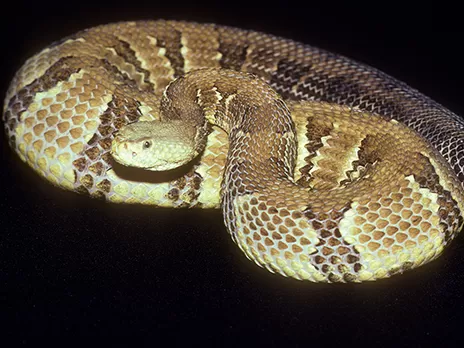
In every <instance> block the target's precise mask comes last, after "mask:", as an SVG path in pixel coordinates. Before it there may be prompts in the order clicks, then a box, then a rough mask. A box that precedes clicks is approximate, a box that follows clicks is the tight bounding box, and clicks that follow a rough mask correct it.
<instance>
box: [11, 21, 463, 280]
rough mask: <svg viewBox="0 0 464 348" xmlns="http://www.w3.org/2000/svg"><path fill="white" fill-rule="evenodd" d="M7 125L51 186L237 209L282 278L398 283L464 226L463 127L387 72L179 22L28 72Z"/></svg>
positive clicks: (93, 34)
mask: <svg viewBox="0 0 464 348" xmlns="http://www.w3.org/2000/svg"><path fill="white" fill-rule="evenodd" d="M3 122H4V125H5V131H6V134H7V137H8V140H9V144H10V146H11V148H12V149H13V150H14V151H15V152H16V153H17V155H18V156H19V158H20V159H21V160H22V161H24V162H26V163H27V164H28V165H29V166H30V167H31V168H32V169H33V170H34V171H35V172H36V173H38V174H39V175H40V176H42V177H43V178H44V179H45V180H48V181H49V182H51V183H52V184H54V185H56V186H58V187H60V188H62V189H65V190H71V191H74V192H77V193H80V194H85V195H88V196H90V197H93V198H96V199H101V200H104V201H107V202H112V203H126V204H146V205H152V206H155V207H165V208H202V209H221V210H222V213H223V219H224V225H225V228H226V230H227V231H228V233H229V235H230V236H231V239H232V240H233V242H234V243H235V244H236V245H237V246H238V247H239V248H240V250H241V251H242V252H243V253H244V255H245V256H246V257H247V258H248V259H250V260H252V261H253V262H254V263H255V264H257V265H258V266H260V267H261V268H263V269H266V270H268V271H270V272H272V273H275V274H279V275H282V276H284V277H290V278H294V279H298V280H307V281H312V282H329V283H333V282H345V283H352V282H365V281H373V280H378V279H382V278H389V277H391V276H393V275H397V274H402V273H404V272H405V271H408V270H411V269H414V268H417V267H419V266H421V265H424V264H426V263H428V262H430V261H432V260H434V259H436V258H437V257H438V256H439V255H441V254H442V253H443V251H444V249H445V247H447V246H448V245H449V244H450V243H451V241H452V240H453V239H454V238H455V237H456V235H458V232H459V231H460V230H461V228H462V225H463V211H464V185H463V183H464V169H463V168H464V121H463V119H461V118H460V117H459V116H458V115H456V114H455V113H453V112H452V111H450V110H448V109H447V108H445V107H444V106H442V105H440V104H438V103H437V102H435V101H433V100H431V99H430V98H428V97H427V96H425V95H423V94H421V93H420V92H419V91H417V90H416V89H414V88H412V87H410V86H408V85H407V84H405V83H403V82H401V81H398V80H396V79H395V78H393V77H390V76H389V75H387V74H385V73H383V72H381V71H379V70H377V69H375V68H373V67H370V66H367V65H365V64H363V63H360V62H356V61H353V60H351V59H349V58H346V57H344V56H341V55H338V54H335V53H331V52H328V51H325V50H323V49H319V48H316V47H312V46H310V45H307V44H303V43H299V42H295V41H292V40H289V39H286V38H282V37H277V36H274V35H271V34H265V33H261V32H257V31H251V30H244V29H238V28H234V27H227V26H221V25H217V24H205V23H193V22H184V21H165V20H153V21H133V22H119V23H111V24H105V25H100V26H97V27H93V28H90V29H85V30H82V31H80V32H78V33H76V34H73V35H70V36H68V37H66V38H64V39H62V40H59V41H56V42H54V43H52V44H51V45H49V46H48V47H47V48H45V49H44V50H42V51H40V52H39V53H37V54H36V55H34V56H32V57H31V58H29V59H28V60H26V62H25V63H24V65H22V67H21V68H20V69H19V70H18V71H17V73H16V74H15V76H14V77H13V80H12V82H11V84H10V86H9V89H8V91H7V93H6V97H5V103H4V107H3ZM95 214H98V212H96V213H95ZM63 227H64V228H72V226H63ZM155 230H156V226H155ZM172 247H173V248H175V247H176V246H175V245H172ZM179 257H181V256H179Z"/></svg>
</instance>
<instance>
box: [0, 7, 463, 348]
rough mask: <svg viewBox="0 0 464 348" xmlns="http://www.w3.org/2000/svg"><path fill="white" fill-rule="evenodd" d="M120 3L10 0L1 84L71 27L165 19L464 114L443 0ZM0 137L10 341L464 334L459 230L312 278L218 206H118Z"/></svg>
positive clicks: (364, 340)
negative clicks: (400, 268) (392, 258)
mask: <svg viewBox="0 0 464 348" xmlns="http://www.w3.org/2000/svg"><path fill="white" fill-rule="evenodd" d="M127 2H128V4H126V5H122V4H119V3H115V2H111V3H108V4H103V3H101V2H95V1H94V2H88V3H86V2H67V3H61V4H55V3H51V2H41V3H37V2H34V3H28V2H17V1H16V2H14V3H13V4H12V5H11V7H9V8H6V7H5V8H2V26H3V29H2V33H3V35H2V44H1V45H2V49H1V54H0V56H1V59H3V60H4V61H3V64H2V65H1V67H2V73H1V76H2V79H1V82H2V84H1V91H0V92H1V93H2V95H5V91H6V88H7V86H8V83H9V81H10V80H11V78H12V77H13V74H14V72H15V71H16V70H17V69H18V68H19V67H20V65H21V64H22V63H23V62H24V60H25V59H26V58H27V57H29V56H31V55H32V54H34V53H35V52H37V51H38V50H40V49H42V48H43V47H44V46H46V45H47V44H49V43H51V42H53V41H55V40H58V39H60V38H61V37H63V36H66V35H69V34H72V33H73V32H75V31H77V30H80V29H83V28H86V27H90V26H93V25H98V24H103V23H107V22H112V21H118V20H134V19H157V18H165V19H186V20H195V21H200V22H216V23H220V24H226V25H232V26H237V27H242V28H247V29H253V30H261V31H265V32H269V33H273V34H277V35H280V36H285V37H288V38H292V39H295V40H298V41H302V42H305V43H308V44H311V45H314V46H319V47H323V48H326V49H329V50H332V51H335V52H337V53H341V54H343V55H346V56H350V57H352V58H355V59H357V60H360V61H363V62H365V63H368V64H370V65H373V66H375V67H377V68H380V69H381V70H383V71H385V72H387V73H389V74H390V75H393V76H395V77H397V78H399V79H401V80H403V81H405V82H407V83H409V84H410V85H412V86H413V87H415V88H418V89H420V90H421V91H422V92H424V93H425V94H427V95H429V96H431V97H432V98H433V99H435V100H437V101H439V102H440V103H442V104H444V105H446V106H447V107H448V108H450V109H451V110H453V111H455V112H456V113H458V114H460V115H464V102H463V101H462V100H463V95H462V94H463V92H464V90H463V88H462V80H463V77H464V68H463V67H462V60H463V58H462V53H461V46H462V38H463V35H462V33H461V32H459V29H460V28H459V21H458V20H459V18H455V16H454V13H453V9H452V8H447V7H445V6H444V4H435V6H438V5H442V6H443V8H446V11H439V9H438V8H436V7H434V8H429V7H427V5H425V3H422V4H421V6H417V7H413V8H409V9H407V8H404V7H402V6H398V5H397V4H392V3H390V2H389V3H388V4H382V3H380V2H373V3H371V5H369V6H367V5H364V6H360V5H359V6H356V7H351V4H345V5H343V6H341V7H340V5H339V4H337V3H328V2H326V3H323V4H320V3H311V2H310V1H307V2H302V3H296V2H283V1H281V2H276V3H270V2H268V3H266V4H264V3H263V4H255V3H252V2H240V1H233V2H232V1H223V2H221V3H212V2H209V3H207V4H203V3H200V2H197V3H194V2H193V1H192V2H186V3H181V2H178V1H168V2H169V6H167V5H163V4H162V2H161V1H159V4H156V1H152V2H150V5H147V4H144V5H143V4H137V3H136V2H134V1H130V0H128V1H127ZM1 144H2V145H1V146H2V148H1V154H2V162H1V164H0V165H1V171H0V185H1V186H0V187H1V196H0V212H1V220H0V222H1V226H0V229H1V233H0V296H1V297H0V333H1V334H2V336H3V335H4V334H7V335H12V336H13V338H12V339H13V340H14V341H15V342H17V343H24V344H27V343H32V342H34V339H33V338H31V337H29V336H31V335H47V336H48V335H51V334H53V335H66V334H70V335H93V336H94V335H97V336H116V335H118V336H119V335H145V334H147V335H152V336H154V338H155V340H154V341H153V342H154V343H159V344H160V345H162V346H165V345H166V344H169V345H175V344H181V343H183V344H190V345H193V344H196V343H201V344H203V345H207V346H208V345H215V346H216V345H228V344H229V345H230V344H231V345H234V346H235V345H238V344H239V343H240V344H247V343H248V344H251V343H254V344H259V345H264V344H266V345H270V346H282V345H286V346H314V345H319V344H324V345H327V344H329V345H330V344H335V343H343V344H350V343H353V344H368V343H369V344H377V345H380V346H390V345H392V346H411V345H412V346H424V345H431V344H438V343H441V344H447V345H448V346H449V345H452V346H454V345H459V343H458V342H461V344H462V342H463V339H462V323H461V322H462V321H463V319H464V299H463V290H464V274H463V270H464V260H463V257H462V253H463V252H464V240H463V238H462V236H459V237H458V239H457V241H455V242H454V243H453V244H452V245H451V246H450V247H449V248H448V249H447V250H446V252H445V253H444V255H443V256H442V257H440V258H439V259H438V260H436V261H435V262H433V263H431V264H428V265H426V266H424V267H421V268H419V269H417V270H415V271H413V272H409V273H407V274H404V275H402V276H397V277H394V278H392V279H388V280H384V281H379V282H376V283H366V284H361V285H359V284H358V285H356V284H348V285H343V284H342V285H340V284H338V285H337V284H335V285H328V284H312V283H303V282H298V281H295V280H291V279H285V278H282V277H279V276H275V275H272V274H270V273H268V272H267V271H265V270H262V269H260V268H258V267H257V266H255V265H254V264H252V263H251V262H249V261H248V260H246V258H245V256H244V255H243V254H242V253H241V252H240V251H239V249H238V248H237V247H236V246H235V245H234V244H233V242H232V241H231V239H230V238H229V236H228V234H227V232H226V230H225V227H224V226H223V223H222V217H221V214H220V212H218V211H194V210H190V211H179V210H177V211H174V210H164V209H154V208H151V207H139V206H137V207H135V206H119V205H110V204H105V203H101V202H97V201H94V200H91V199H89V198H87V197H82V196H78V195H76V194H73V193H69V192H64V191H61V190H59V189H57V188H54V187H53V186H52V185H50V184H48V183H46V182H45V181H43V180H42V179H40V178H39V177H38V176H36V175H35V174H34V173H33V172H32V170H31V169H29V168H28V167H27V166H26V165H25V164H23V163H22V162H21V161H20V160H19V159H18V158H17V156H16V155H15V154H13V153H12V151H11V150H10V149H9V148H8V146H7V142H6V141H5V137H4V134H3V132H2V133H1ZM166 340H167V341H166ZM163 342H164V343H163ZM166 342H168V343H166Z"/></svg>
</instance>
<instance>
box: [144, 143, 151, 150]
mask: <svg viewBox="0 0 464 348" xmlns="http://www.w3.org/2000/svg"><path fill="white" fill-rule="evenodd" d="M150 146H151V142H150V141H146V142H144V143H143V148H144V149H148V148H149V147H150Z"/></svg>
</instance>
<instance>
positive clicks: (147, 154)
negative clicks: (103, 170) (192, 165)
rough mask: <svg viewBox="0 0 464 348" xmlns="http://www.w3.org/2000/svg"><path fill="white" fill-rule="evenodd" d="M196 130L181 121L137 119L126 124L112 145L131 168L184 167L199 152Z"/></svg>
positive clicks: (116, 154)
mask: <svg viewBox="0 0 464 348" xmlns="http://www.w3.org/2000/svg"><path fill="white" fill-rule="evenodd" d="M194 138H195V130H194V129H190V128H189V127H185V125H184V124H183V123H182V122H180V121H169V122H162V121H147V122H136V123H132V124H130V125H126V126H124V127H122V128H121V129H120V130H119V131H118V132H117V133H116V135H115V138H114V139H113V142H112V144H111V155H112V156H113V158H114V159H115V160H116V162H118V163H120V164H123V165H125V166H128V167H137V168H143V169H146V170H151V171H164V170H170V169H174V168H177V167H180V166H182V165H184V164H186V163H188V162H190V161H191V160H192V159H193V158H194V157H196V156H197V155H198V153H197V151H195V146H194Z"/></svg>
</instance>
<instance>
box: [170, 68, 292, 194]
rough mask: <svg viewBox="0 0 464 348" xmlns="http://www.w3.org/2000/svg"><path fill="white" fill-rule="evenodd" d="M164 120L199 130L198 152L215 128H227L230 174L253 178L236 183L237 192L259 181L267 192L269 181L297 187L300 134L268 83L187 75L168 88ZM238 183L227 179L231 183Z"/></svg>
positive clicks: (227, 75) (212, 73)
mask: <svg viewBox="0 0 464 348" xmlns="http://www.w3.org/2000/svg"><path fill="white" fill-rule="evenodd" d="M161 120H162V121H165V122H169V121H177V120H182V121H183V124H184V125H185V127H186V128H192V129H195V132H196V137H195V147H196V149H195V150H196V152H198V153H200V152H201V151H202V150H203V148H204V147H205V144H206V136H207V134H208V131H209V129H210V126H211V125H216V126H219V127H221V128H222V129H224V130H225V131H226V132H227V133H228V135H229V156H228V161H227V164H226V173H247V174H246V177H247V179H245V178H243V179H242V180H239V183H237V182H236V183H235V184H234V188H235V189H237V190H240V191H244V190H246V189H247V188H248V189H252V187H253V186H256V185H258V186H259V182H263V185H262V186H263V187H264V186H266V185H264V183H265V182H266V181H267V180H268V179H269V180H282V181H285V182H287V184H289V185H294V184H293V183H292V177H293V170H294V166H295V163H294V162H295V157H296V131H295V127H294V123H293V121H292V117H291V114H290V111H289V110H288V108H287V106H286V105H285V103H284V102H283V100H282V99H281V97H280V96H279V95H278V94H277V93H276V92H275V91H274V90H273V89H272V88H271V87H270V86H269V85H268V84H266V83H265V82H263V81H262V80H260V79H259V78H257V77H255V76H253V75H251V74H247V73H241V72H237V71H233V70H227V69H200V70H196V71H193V72H191V73H189V74H186V75H184V76H183V77H181V78H179V79H177V80H175V81H174V82H172V83H171V84H170V85H169V86H168V88H167V89H166V91H165V93H164V96H163V98H162V100H161ZM228 168H230V169H232V170H228ZM244 177H245V175H244ZM238 179H239V178H237V177H233V178H232V177H231V178H227V177H226V182H227V181H228V180H232V181H234V182H235V181H237V180H238ZM253 188H254V187H253Z"/></svg>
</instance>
